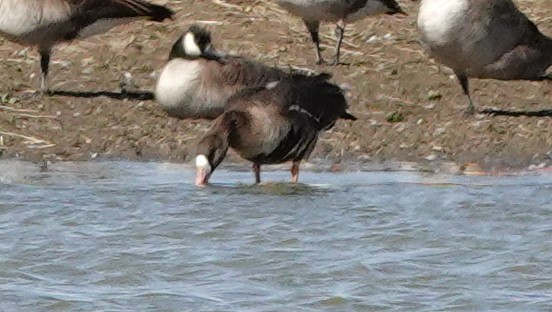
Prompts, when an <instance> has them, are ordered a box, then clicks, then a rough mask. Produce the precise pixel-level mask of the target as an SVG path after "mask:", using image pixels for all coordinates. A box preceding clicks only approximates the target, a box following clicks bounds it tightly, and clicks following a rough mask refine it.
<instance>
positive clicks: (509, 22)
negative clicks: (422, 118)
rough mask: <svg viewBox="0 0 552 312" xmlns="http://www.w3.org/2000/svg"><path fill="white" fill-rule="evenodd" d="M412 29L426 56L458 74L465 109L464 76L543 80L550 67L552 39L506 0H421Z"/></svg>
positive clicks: (466, 81) (465, 79) (471, 105)
mask: <svg viewBox="0 0 552 312" xmlns="http://www.w3.org/2000/svg"><path fill="white" fill-rule="evenodd" d="M418 28H419V30H420V33H421V37H422V42H423V45H424V47H425V48H426V50H427V51H428V52H429V54H430V55H431V56H433V57H434V58H435V59H436V60H437V61H439V62H440V63H442V64H444V65H446V66H448V67H450V68H451V69H452V70H453V71H454V73H455V74H456V76H457V77H458V79H459V81H460V83H461V85H462V88H463V90H464V93H465V94H466V95H467V96H468V99H469V108H468V112H473V110H474V106H473V103H472V101H471V97H470V94H469V88H468V78H483V79H485V78H490V79H499V80H543V79H547V78H546V70H547V68H549V67H550V66H551V65H552V39H550V38H549V37H547V36H545V35H543V34H542V33H541V32H540V31H539V30H538V28H537V26H535V24H533V22H531V21H530V20H529V19H528V18H527V17H526V16H525V15H524V14H523V13H522V12H521V11H519V9H518V8H517V7H516V5H515V4H514V2H512V1H511V0H490V1H479V0H422V3H421V5H420V10H419V14H418Z"/></svg>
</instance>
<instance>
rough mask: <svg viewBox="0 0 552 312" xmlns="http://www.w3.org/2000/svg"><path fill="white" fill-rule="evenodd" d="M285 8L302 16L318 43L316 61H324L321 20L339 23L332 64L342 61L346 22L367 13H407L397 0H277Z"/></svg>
mask: <svg viewBox="0 0 552 312" xmlns="http://www.w3.org/2000/svg"><path fill="white" fill-rule="evenodd" d="M276 3H278V4H279V5H280V6H281V7H282V8H284V9H285V10H287V11H288V12H290V13H291V14H293V15H296V16H298V17H301V18H302V19H303V21H304V22H305V26H307V29H308V31H309V32H310V34H311V38H312V41H313V42H314V45H315V52H316V63H318V64H321V63H323V62H324V60H323V59H322V56H321V55H320V39H319V37H318V29H319V27H320V21H329V22H336V23H337V24H336V25H337V27H336V29H335V33H336V36H337V44H336V46H335V57H334V61H333V63H332V64H334V65H337V64H339V54H340V52H339V49H340V48H341V42H342V41H343V34H344V32H345V23H352V22H355V21H357V20H360V19H362V18H365V17H367V16H373V15H378V14H383V13H385V14H388V15H393V14H397V13H401V14H404V15H406V13H405V12H404V11H403V10H402V8H401V7H400V6H399V4H398V3H397V2H396V1H395V0H276Z"/></svg>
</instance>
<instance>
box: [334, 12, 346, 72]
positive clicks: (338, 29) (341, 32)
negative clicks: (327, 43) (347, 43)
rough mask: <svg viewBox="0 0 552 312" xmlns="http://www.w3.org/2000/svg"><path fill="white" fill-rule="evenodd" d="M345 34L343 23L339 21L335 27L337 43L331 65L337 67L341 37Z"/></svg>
mask: <svg viewBox="0 0 552 312" xmlns="http://www.w3.org/2000/svg"><path fill="white" fill-rule="evenodd" d="M344 34H345V22H344V21H343V20H342V19H340V20H339V21H338V22H337V24H336V27H335V36H336V37H337V43H336V45H335V57H334V61H333V63H332V65H339V64H340V63H339V55H340V54H341V43H342V42H343V35H344Z"/></svg>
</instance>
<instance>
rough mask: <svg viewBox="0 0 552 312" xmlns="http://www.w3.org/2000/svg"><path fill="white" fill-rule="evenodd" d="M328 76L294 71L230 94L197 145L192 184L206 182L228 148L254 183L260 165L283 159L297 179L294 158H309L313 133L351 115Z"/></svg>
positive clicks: (314, 143)
mask: <svg viewBox="0 0 552 312" xmlns="http://www.w3.org/2000/svg"><path fill="white" fill-rule="evenodd" d="M328 78H329V76H327V75H320V76H315V77H306V76H301V75H295V76H293V77H290V78H284V79H281V80H279V81H276V82H271V83H269V84H267V85H266V86H263V87H257V88H249V89H244V90H242V91H240V92H238V93H237V94H236V95H234V96H232V97H231V98H230V99H229V101H228V105H227V107H226V110H225V112H224V113H223V114H222V115H221V116H220V117H218V118H217V119H216V120H215V121H214V124H213V126H212V128H211V129H210V130H209V131H208V132H207V133H206V134H205V136H204V137H203V138H202V139H201V141H200V142H199V144H198V147H197V156H196V166H197V168H198V175H197V179H196V184H198V185H204V184H205V183H207V182H208V179H209V177H210V175H211V173H212V172H213V171H214V170H215V168H216V167H217V166H218V165H219V164H220V163H221V162H222V160H223V159H224V157H225V155H226V151H227V150H228V148H232V149H234V150H235V151H236V152H237V153H238V154H239V155H240V156H241V157H243V158H244V159H247V160H249V161H251V162H253V170H254V172H255V181H256V182H257V183H259V182H260V166H261V165H263V164H275V163H283V162H288V161H292V162H293V166H292V170H291V171H292V181H293V182H297V180H298V174H299V163H300V161H301V160H303V159H307V158H308V157H309V155H310V154H311V152H312V150H313V149H314V147H315V145H316V142H317V140H318V135H319V133H320V132H321V131H323V130H326V129H329V128H331V127H333V125H334V124H335V122H336V121H337V119H340V118H342V119H350V120H355V119H356V118H355V117H354V116H352V115H350V114H349V113H348V112H347V102H346V100H345V97H344V95H343V93H342V90H341V89H340V88H339V87H338V86H336V85H334V84H332V83H330V82H328V81H327V79H328Z"/></svg>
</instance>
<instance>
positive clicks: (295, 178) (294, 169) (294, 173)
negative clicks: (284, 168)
mask: <svg viewBox="0 0 552 312" xmlns="http://www.w3.org/2000/svg"><path fill="white" fill-rule="evenodd" d="M300 163H301V161H300V160H294V161H293V164H292V165H291V182H293V183H297V182H299V164H300Z"/></svg>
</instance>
